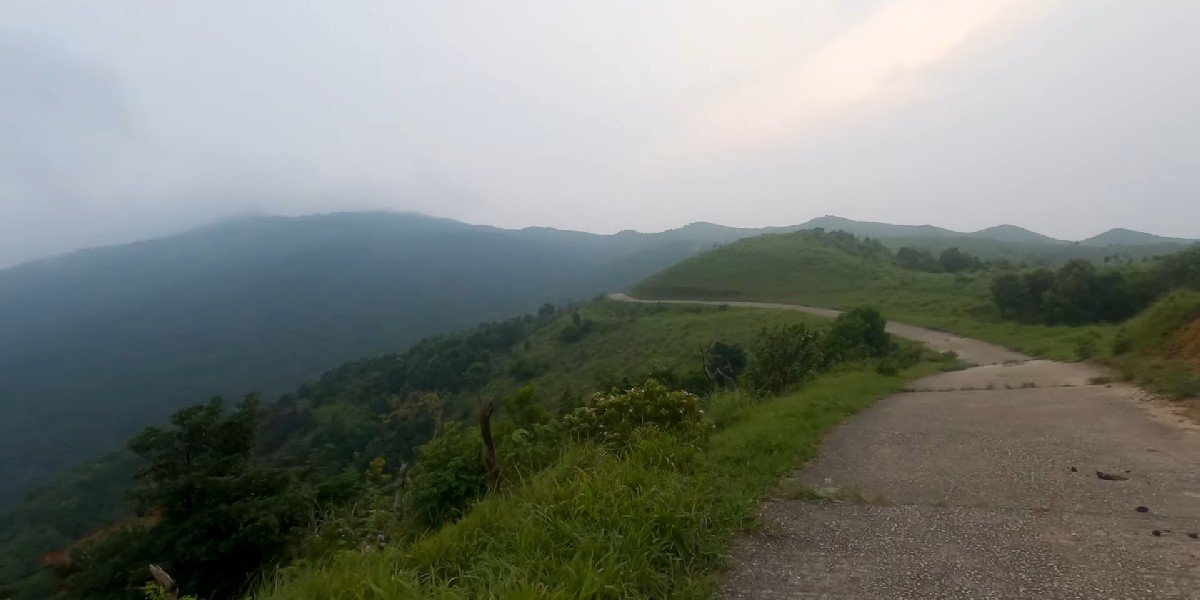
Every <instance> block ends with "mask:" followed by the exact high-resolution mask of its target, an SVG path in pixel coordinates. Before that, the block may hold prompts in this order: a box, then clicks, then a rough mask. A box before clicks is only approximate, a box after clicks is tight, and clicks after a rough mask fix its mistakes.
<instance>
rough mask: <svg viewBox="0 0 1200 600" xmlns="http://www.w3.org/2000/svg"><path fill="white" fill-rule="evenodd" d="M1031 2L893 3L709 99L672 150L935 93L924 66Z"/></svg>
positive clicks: (1036, 6)
mask: <svg viewBox="0 0 1200 600" xmlns="http://www.w3.org/2000/svg"><path fill="white" fill-rule="evenodd" d="M1045 9H1046V5H1045V3H1040V2H1035V1H1034V0H972V1H970V2H962V1H961V0H890V1H887V2H884V3H882V4H881V5H879V6H877V7H875V8H874V9H873V10H870V11H868V12H867V13H866V14H864V15H862V16H861V18H860V19H859V20H858V21H857V22H856V23H853V24H851V25H850V26H849V27H846V28H845V29H844V31H842V32H840V33H839V34H837V35H836V36H835V37H834V38H833V39H831V40H829V41H828V42H827V43H826V44H825V45H823V46H822V47H820V48H818V49H816V50H815V51H812V52H810V53H808V54H807V55H805V56H802V57H799V58H798V60H795V61H787V62H785V63H783V64H779V65H777V66H775V68H773V69H770V70H767V71H766V72H763V73H761V74H760V75H759V76H758V77H756V78H753V79H751V80H749V81H745V82H742V83H739V84H737V85H734V86H731V87H730V89H727V90H724V91H723V93H721V94H719V95H718V96H717V97H715V98H713V99H711V100H709V101H707V102H705V103H704V104H702V105H701V106H700V107H699V108H698V109H697V110H695V111H694V112H693V113H691V114H690V115H689V117H688V118H687V119H686V121H685V123H684V128H685V131H686V133H685V138H684V140H683V141H681V142H678V147H677V149H676V150H675V151H676V152H679V153H683V154H688V153H694V152H695V153H701V154H718V155H719V154H737V153H742V152H746V151H752V150H754V149H756V148H759V147H762V146H765V145H771V144H777V143H779V142H781V141H787V140H790V139H794V138H795V137H797V136H802V135H805V134H806V133H809V132H811V131H813V130H815V129H819V128H826V129H828V128H834V127H838V126H845V125H846V124H847V122H848V121H850V120H851V119H855V118H861V116H862V115H863V114H864V113H868V112H879V111H884V110H887V109H888V108H894V107H896V106H898V105H901V104H903V103H906V102H909V101H912V100H913V99H914V97H917V96H921V95H923V94H928V93H930V91H931V90H930V89H929V85H928V83H927V82H925V81H923V80H922V79H921V76H922V75H923V74H924V72H925V71H928V70H930V69H931V68H933V67H936V66H937V65H939V64H940V63H943V62H945V61H948V60H952V59H954V58H955V57H956V54H958V53H961V52H962V51H963V50H964V48H965V47H966V46H967V45H968V44H970V43H971V42H972V41H977V40H979V38H982V37H985V36H989V35H996V34H997V33H998V31H996V30H997V29H1002V28H1005V27H1006V26H1011V25H1012V24H1014V22H1015V21H1016V19H1017V18H1018V17H1021V16H1024V17H1028V16H1030V13H1031V12H1034V11H1036V12H1038V13H1039V14H1041V15H1044V14H1045Z"/></svg>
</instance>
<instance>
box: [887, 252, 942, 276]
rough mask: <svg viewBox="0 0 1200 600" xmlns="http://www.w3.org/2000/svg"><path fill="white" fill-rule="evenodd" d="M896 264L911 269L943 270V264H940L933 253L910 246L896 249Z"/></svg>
mask: <svg viewBox="0 0 1200 600" xmlns="http://www.w3.org/2000/svg"><path fill="white" fill-rule="evenodd" d="M896 264H897V265H899V266H900V267H901V268H904V269H909V270H910V271H928V272H931V273H932V272H936V271H939V270H941V265H940V264H938V261H937V259H936V258H934V257H933V255H932V254H930V253H929V252H926V251H925V250H921V249H918V248H912V247H910V246H904V247H902V248H900V249H899V250H896Z"/></svg>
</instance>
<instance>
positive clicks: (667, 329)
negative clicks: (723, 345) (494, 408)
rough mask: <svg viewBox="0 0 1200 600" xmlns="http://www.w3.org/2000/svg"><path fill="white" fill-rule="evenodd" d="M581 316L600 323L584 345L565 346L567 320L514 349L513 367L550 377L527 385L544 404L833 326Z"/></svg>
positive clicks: (811, 320)
mask: <svg viewBox="0 0 1200 600" xmlns="http://www.w3.org/2000/svg"><path fill="white" fill-rule="evenodd" d="M578 312H579V314H580V317H581V319H583V320H591V321H593V322H594V323H595V326H594V330H593V331H592V332H590V333H588V334H587V335H585V336H584V337H583V338H582V339H581V340H579V341H578V342H574V343H564V342H562V341H561V340H560V339H559V334H560V332H561V331H562V329H563V328H565V327H566V326H567V325H568V324H569V323H570V320H569V319H568V318H560V319H559V320H558V321H559V322H557V323H554V324H552V325H551V326H550V327H547V328H545V329H544V330H542V331H539V332H538V333H536V334H534V335H533V336H532V338H531V340H530V342H531V343H530V347H529V348H528V349H525V348H516V349H514V356H513V357H512V360H517V359H525V360H527V361H531V362H532V363H534V364H537V365H540V366H541V367H542V368H543V369H544V371H543V372H542V373H541V374H539V375H537V376H536V377H534V378H532V379H531V380H529V382H528V383H532V384H533V385H534V386H536V387H537V389H538V391H539V393H541V394H542V395H543V396H545V397H557V396H558V395H560V394H561V393H562V392H563V391H565V390H570V391H572V392H589V391H595V390H599V389H600V387H601V386H602V384H604V383H606V382H610V381H613V380H615V379H619V378H621V377H624V376H627V375H636V374H640V373H645V372H646V371H648V370H650V369H656V368H665V369H669V370H671V371H676V372H682V371H685V370H691V369H696V368H699V349H700V347H701V346H702V345H706V344H708V343H710V342H712V341H714V340H723V341H726V342H734V343H738V344H741V345H743V346H749V345H750V344H751V343H752V342H753V341H754V339H755V337H756V336H757V334H758V332H759V330H761V329H762V328H763V327H773V326H775V325H780V324H784V323H807V324H811V325H820V324H823V323H825V322H827V321H826V320H825V319H822V318H820V317H814V316H811V315H803V314H800V315H797V314H788V313H789V312H790V311H761V310H746V309H741V310H739V309H728V310H725V309H721V308H718V307H702V306H683V307H681V306H672V307H668V306H655V305H632V304H625V303H621V302H613V301H610V300H601V301H596V302H591V303H588V304H586V305H584V306H583V307H581V308H580V309H579V310H578ZM563 317H565V315H563ZM498 384H499V387H500V388H502V389H505V390H507V389H511V388H512V387H515V386H516V385H518V384H519V382H517V381H516V380H514V379H512V377H505V378H502V379H500V380H499V381H498Z"/></svg>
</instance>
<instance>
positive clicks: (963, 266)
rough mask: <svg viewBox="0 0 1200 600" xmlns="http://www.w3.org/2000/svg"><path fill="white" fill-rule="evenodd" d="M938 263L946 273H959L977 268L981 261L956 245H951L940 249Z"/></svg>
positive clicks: (980, 265)
mask: <svg viewBox="0 0 1200 600" xmlns="http://www.w3.org/2000/svg"><path fill="white" fill-rule="evenodd" d="M938 264H940V265H941V267H942V270H943V271H945V272H947V273H960V272H962V271H976V270H979V268H980V267H982V266H983V261H981V260H979V259H978V258H976V257H975V256H972V255H970V254H967V253H966V252H963V251H962V250H961V249H959V247H958V246H953V247H950V248H946V249H945V250H943V251H942V253H941V255H939V256H938Z"/></svg>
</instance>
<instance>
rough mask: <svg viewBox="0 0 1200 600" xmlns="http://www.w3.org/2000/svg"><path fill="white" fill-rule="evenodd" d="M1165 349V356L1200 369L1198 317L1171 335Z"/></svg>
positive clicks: (1199, 322)
mask: <svg viewBox="0 0 1200 600" xmlns="http://www.w3.org/2000/svg"><path fill="white" fill-rule="evenodd" d="M1166 349H1167V356H1169V357H1171V358H1174V359H1175V360H1178V361H1179V362H1181V363H1184V364H1186V365H1188V366H1189V367H1191V368H1192V369H1195V370H1200V317H1197V318H1196V319H1194V320H1193V321H1192V322H1191V323H1188V324H1187V325H1186V326H1184V328H1183V329H1181V330H1179V333H1176V334H1175V335H1173V336H1171V339H1170V341H1169V342H1167V348H1166Z"/></svg>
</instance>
